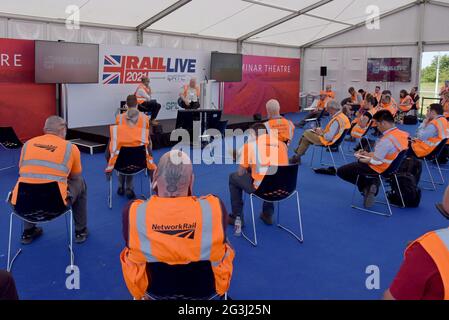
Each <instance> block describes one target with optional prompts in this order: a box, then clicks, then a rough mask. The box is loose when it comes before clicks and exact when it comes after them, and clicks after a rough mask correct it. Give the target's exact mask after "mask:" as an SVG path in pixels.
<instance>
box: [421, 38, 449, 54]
mask: <svg viewBox="0 0 449 320" xmlns="http://www.w3.org/2000/svg"><path fill="white" fill-rule="evenodd" d="M447 41H448V44H428V45H424V51H425V52H437V51H449V39H448V40H447Z"/></svg>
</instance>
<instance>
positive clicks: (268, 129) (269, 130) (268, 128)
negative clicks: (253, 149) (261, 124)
mask: <svg viewBox="0 0 449 320" xmlns="http://www.w3.org/2000/svg"><path fill="white" fill-rule="evenodd" d="M265 128H267V132H268V134H271V127H270V123H269V122H265Z"/></svg>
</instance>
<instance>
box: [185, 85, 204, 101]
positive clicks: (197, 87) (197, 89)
mask: <svg viewBox="0 0 449 320" xmlns="http://www.w3.org/2000/svg"><path fill="white" fill-rule="evenodd" d="M189 88H190V86H189V85H187V84H186V85H184V92H183V94H182V95H183V96H184V98H187V93H188V91H189ZM192 89H193V88H192ZM195 91H196V96H197V97H198V99H199V98H200V87H199V86H196V87H195Z"/></svg>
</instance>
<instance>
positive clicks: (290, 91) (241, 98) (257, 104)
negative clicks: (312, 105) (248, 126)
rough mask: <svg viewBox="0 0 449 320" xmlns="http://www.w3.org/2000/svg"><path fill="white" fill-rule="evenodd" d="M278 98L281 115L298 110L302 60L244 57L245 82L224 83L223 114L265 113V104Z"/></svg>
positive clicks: (243, 78)
mask: <svg viewBox="0 0 449 320" xmlns="http://www.w3.org/2000/svg"><path fill="white" fill-rule="evenodd" d="M270 99H277V100H279V102H280V104H281V112H282V113H287V112H296V111H298V107H299V59H290V58H276V57H261V56H243V77H242V82H230V83H226V84H225V93H224V113H225V114H237V115H247V116H252V115H254V114H255V113H261V114H263V115H265V114H266V109H265V104H266V102H267V101H268V100H270Z"/></svg>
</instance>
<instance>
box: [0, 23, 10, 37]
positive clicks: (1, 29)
mask: <svg viewBox="0 0 449 320" xmlns="http://www.w3.org/2000/svg"><path fill="white" fill-rule="evenodd" d="M7 36H8V20H7V19H3V18H0V37H1V38H6V37H7Z"/></svg>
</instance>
